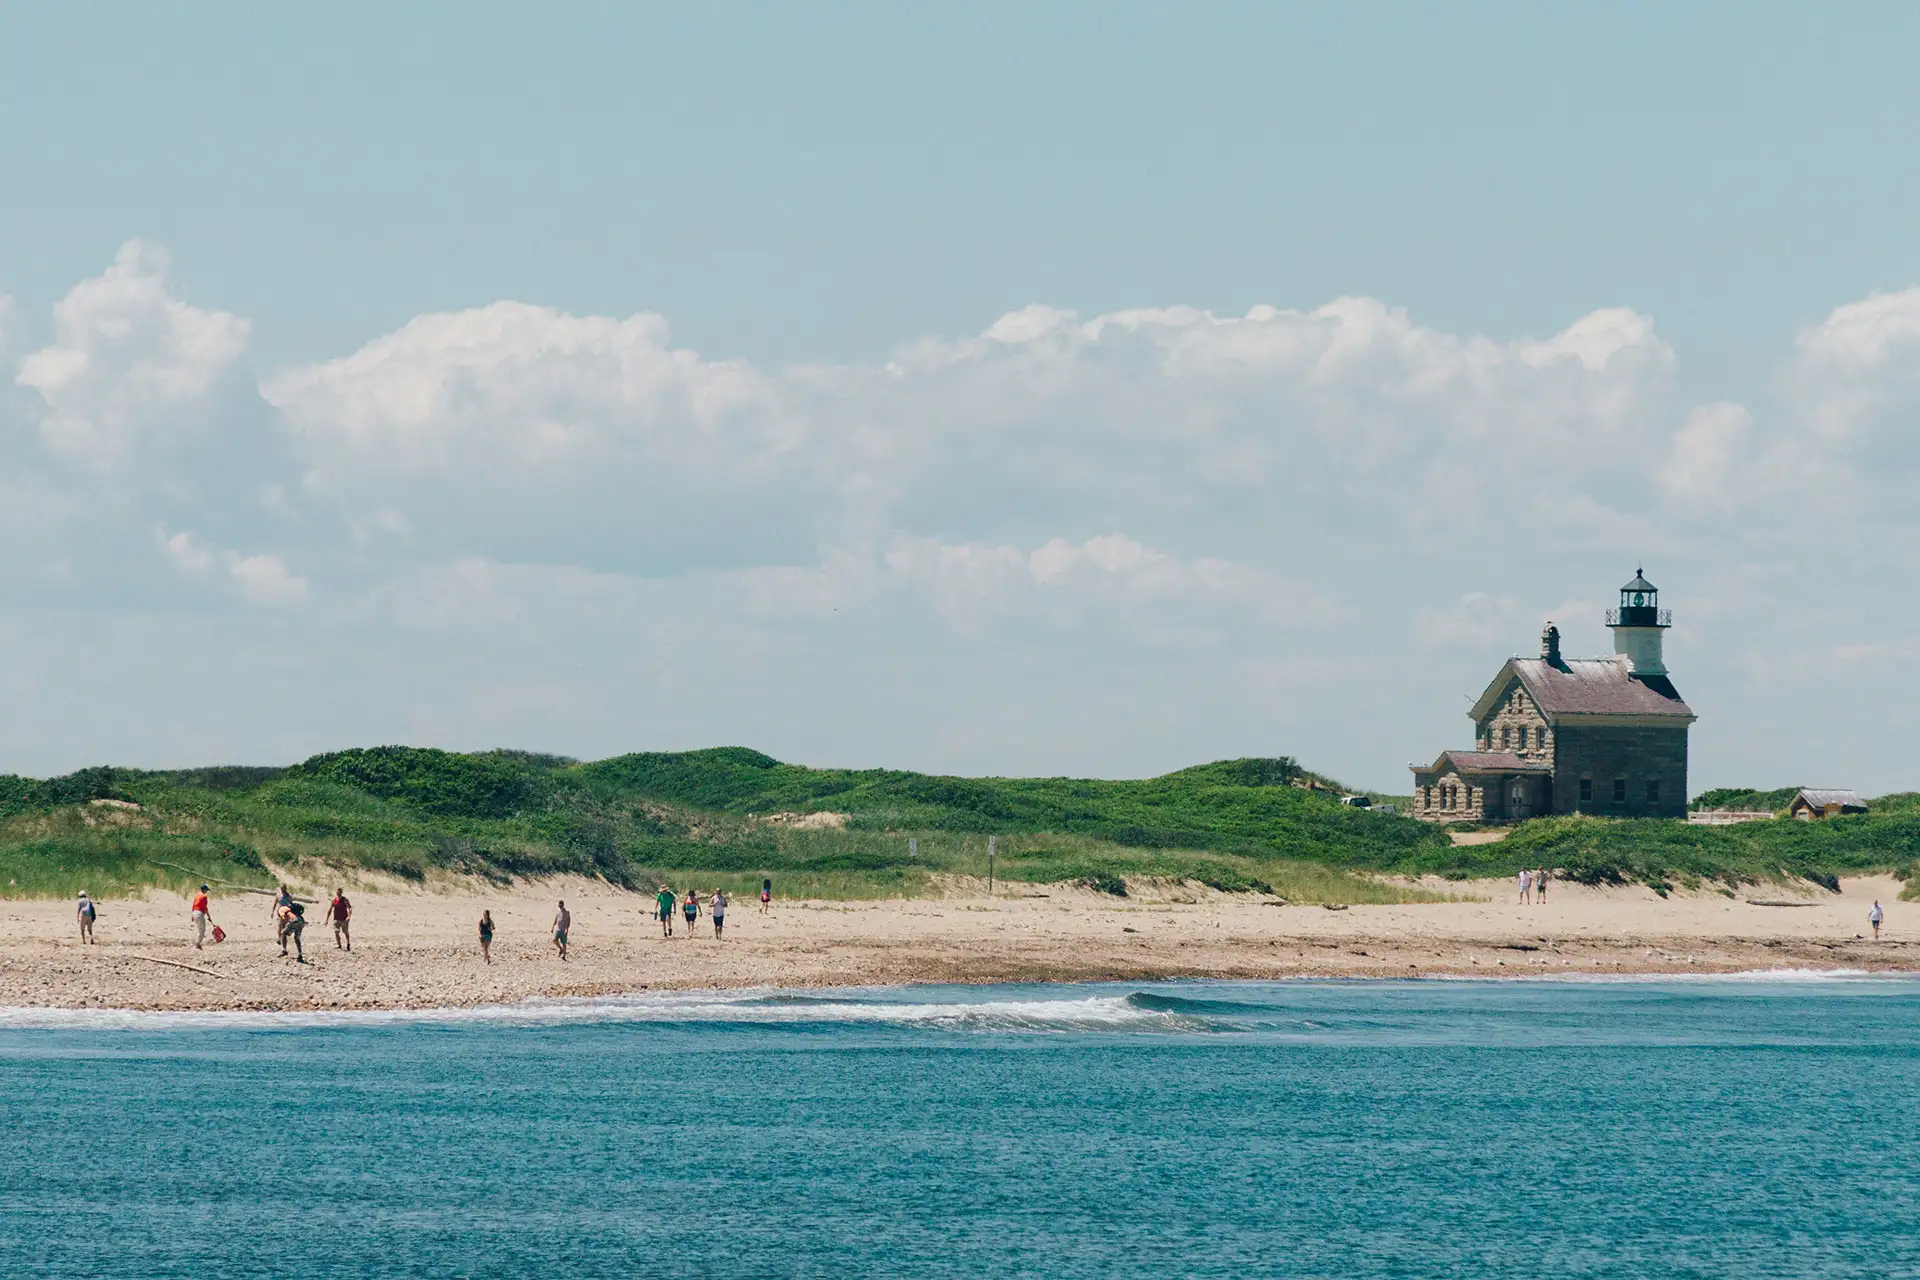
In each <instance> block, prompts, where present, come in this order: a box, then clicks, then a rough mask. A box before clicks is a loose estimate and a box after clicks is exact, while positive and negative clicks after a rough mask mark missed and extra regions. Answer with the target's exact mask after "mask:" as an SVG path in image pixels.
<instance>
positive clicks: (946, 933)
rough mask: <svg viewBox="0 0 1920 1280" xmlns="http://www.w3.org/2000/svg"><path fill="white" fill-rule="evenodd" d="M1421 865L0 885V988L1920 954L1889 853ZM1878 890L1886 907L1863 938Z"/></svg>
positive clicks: (522, 983)
mask: <svg viewBox="0 0 1920 1280" xmlns="http://www.w3.org/2000/svg"><path fill="white" fill-rule="evenodd" d="M1430 887H1433V888H1435V889H1438V890H1440V891H1442V892H1447V893H1452V894H1455V895H1459V896H1461V897H1463V898H1467V897H1471V898H1474V899H1478V900H1472V901H1455V902H1444V903H1431V904H1420V905H1404V906H1361V905H1355V906H1352V907H1349V908H1347V909H1345V910H1339V911H1332V910H1327V909H1325V908H1324V907H1321V906H1282V905H1276V904H1274V903H1271V902H1268V901H1266V900H1263V899H1261V898H1259V897H1257V896H1251V895H1241V896H1234V895H1224V894H1217V893H1213V892H1211V891H1209V890H1206V889H1201V888H1196V887H1191V886H1180V885H1173V886H1165V887H1162V888H1160V889H1157V890H1156V889H1153V888H1151V887H1146V888H1139V889H1136V891H1135V894H1134V895H1133V896H1131V897H1128V898H1116V897H1111V896H1108V895H1104V894H1096V893H1092V892H1089V891H1085V890H1080V889H1074V888H1065V887H1060V886H1048V887H1035V886H1025V885H1019V886H1006V885H1002V886H1000V888H999V892H998V894H997V895H996V896H994V897H992V898H989V897H987V895H986V893H985V886H984V885H974V884H955V885H953V886H951V887H950V895H949V896H948V897H946V898H942V899H908V900H896V901H878V902H783V901H776V903H775V905H774V910H773V912H772V914H770V915H767V916H762V915H761V914H760V910H759V903H758V902H757V901H756V902H748V901H742V902H737V903H735V904H734V906H733V908H732V910H731V912H730V913H729V916H728V924H727V936H726V940H725V941H724V942H716V941H715V940H714V938H713V936H712V930H711V928H710V926H709V922H708V920H707V919H706V918H705V916H704V915H703V916H702V918H701V921H700V927H699V931H698V933H699V936H697V937H695V938H692V939H688V938H686V937H684V936H676V937H675V938H673V939H672V940H664V939H662V938H661V936H660V927H659V925H658V923H657V922H656V921H655V920H654V919H653V916H652V911H653V900H652V898H651V897H650V896H643V895H639V894H632V893H626V892H622V891H620V890H617V889H613V888H610V887H608V886H607V885H604V884H599V883H594V882H590V881H585V880H556V881H547V882H540V883H534V884H518V885H515V886H513V887H511V888H497V887H493V886H487V885H483V884H480V883H479V882H474V883H471V884H465V883H455V884H448V885H441V886H437V887H435V888H433V889H421V888H417V887H412V886H406V885H403V884H399V883H393V884H379V885H373V884H366V883H362V884H360V885H357V886H353V887H350V889H349V897H350V898H351V899H352V900H353V903H354V921H353V934H354V950H353V952H352V953H351V954H348V953H346V952H343V951H339V950H336V948H335V946H334V941H333V934H332V930H331V929H330V928H329V927H328V926H327V925H326V924H325V922H324V921H322V920H320V919H319V917H320V916H321V915H322V914H323V912H324V906H315V907H312V908H309V915H310V916H312V917H313V918H314V919H313V923H312V924H310V925H309V926H308V927H307V931H306V949H307V958H308V960H309V962H310V963H308V964H306V965H298V964H296V963H295V962H294V961H293V960H292V959H282V958H281V957H280V955H279V949H278V947H277V945H276V944H275V943H274V941H273V925H272V922H271V920H270V919H269V899H267V898H264V897H257V896H251V895H245V894H233V893H227V894H216V895H215V897H214V903H213V905H214V913H213V914H214V919H215V920H216V921H218V922H219V923H220V924H221V925H223V926H224V927H225V928H226V930H227V932H228V934H229V936H228V939H227V941H226V942H224V943H222V944H220V945H218V946H215V945H213V944H212V943H209V944H208V945H207V947H206V949H205V950H203V951H195V950H194V949H193V946H192V940H191V934H190V930H189V927H188V914H187V903H186V901H185V900H184V899H181V898H177V897H174V896H173V895H171V894H167V893H154V894H153V895H151V896H150V897H148V898H145V899H130V900H120V901H106V902H103V903H101V904H100V920H99V923H98V926H97V929H96V935H97V937H98V939H99V942H98V944H97V945H94V946H88V947H83V946H81V945H80V944H79V943H78V941H77V931H76V929H75V926H74V919H73V906H72V903H70V902H64V901H63V902H49V901H9V902H4V903H0V917H4V920H5V931H4V934H3V935H0V1006H58V1007H69V1008H81V1007H96V1008H98V1007H112V1008H130V1009H282V1010H297V1009H378V1008H430V1007H437V1006H456V1005H476V1004H493V1003H501V1002H509V1001H514V1000H522V999H526V998H528V997H532V996H588V995H606V994H613V993H619V992H634V991H643V990H648V989H653V990H660V989H674V988H677V989H690V988H722V987H762V986H764V987H819V986H845V985H855V986H868V985H884V984H893V983H908V982H1020V981H1089V980H1101V979H1109V980H1125V979H1134V980H1145V979H1152V978H1283V977H1333V976H1337V977H1370V978H1386V977H1393V978H1405V977H1439V976H1449V975H1451V976H1472V977H1490V976H1493V977H1527V976H1544V975H1550V974H1554V975H1557V974H1570V973H1587V974H1592V973H1601V974H1621V973H1716V972H1733V971H1751V970H1769V969H1776V970H1777V969H1816V970H1830V969H1861V970H1871V971H1879V970H1905V969H1920V904H1917V903H1910V902H1900V901H1898V900H1897V899H1898V897H1899V893H1900V889H1901V885H1900V882H1898V881H1896V880H1893V879H1891V878H1887V877H1873V878H1863V879H1857V880H1850V881H1844V882H1842V886H1841V892H1840V893H1838V894H1834V893H1828V892H1825V891H1821V890H1810V891H1795V890H1789V889H1783V888H1780V887H1778V886H1766V887H1749V888H1746V889H1742V890H1741V891H1739V892H1738V893H1737V895H1736V896H1735V897H1733V898H1729V897H1727V896H1725V895H1723V894H1722V893H1720V892H1717V891H1713V890H1705V891H1700V892H1686V891H1676V892H1674V893H1673V894H1672V896H1670V897H1668V898H1666V899H1662V898H1659V897H1657V896H1656V895H1655V894H1654V893H1653V892H1652V891H1651V890H1649V889H1645V888H1639V887H1634V888H1616V889H1591V888H1585V887H1582V886H1579V885H1574V884H1563V883H1556V884H1555V885H1554V886H1553V889H1552V893H1551V896H1550V899H1549V901H1548V902H1547V904H1546V905H1544V906H1542V905H1532V906H1522V905H1519V904H1518V903H1517V902H1516V901H1515V900H1514V899H1515V897H1516V893H1515V890H1514V887H1513V886H1512V885H1511V884H1510V883H1508V882H1505V881H1501V882H1497V883H1496V882H1483V883H1469V884H1464V885H1462V884H1452V883H1443V882H1434V883H1433V884H1432V885H1431V886H1430ZM316 888H317V887H316V886H312V885H308V886H305V887H304V890H303V896H312V895H313V893H314V892H315V890H316ZM560 898H565V899H566V901H567V903H568V905H569V907H570V908H571V909H572V911H573V951H572V959H571V960H570V961H569V962H567V963H564V964H563V963H562V962H561V961H560V960H559V959H558V958H557V957H556V956H555V954H554V952H553V948H552V946H551V944H550V942H549V939H548V926H549V922H550V921H551V920H552V917H553V911H554V904H555V902H556V900H558V899H560ZM1875 898H1878V899H1879V901H1880V902H1881V904H1882V905H1883V907H1884V908H1885V910H1886V917H1887V918H1886V927H1885V933H1884V937H1883V940H1882V941H1880V942H1877V943H1876V942H1874V941H1872V940H1871V936H1870V935H1871V932H1872V931H1871V929H1870V928H1869V927H1868V924H1867V910H1868V907H1869V906H1870V904H1871V903H1872V901H1873V900H1874V899H1875ZM1752 899H1757V900H1760V901H1762V902H1786V901H1800V902H1805V903H1807V904H1809V905H1804V906H1760V905H1753V903H1752V902H1751V901H1749V900H1752ZM483 907H485V908H489V909H491V910H492V912H493V917H494V920H495V922H496V924H497V926H498V933H497V935H496V940H495V943H494V963H493V964H492V965H490V966H489V965H484V964H482V963H481V961H480V955H479V948H478V946H477V944H476V939H475V922H476V921H477V920H478V918H479V915H480V911H481V909H482V908H483ZM682 928H683V926H682V925H681V924H680V922H679V921H677V920H676V921H675V932H676V934H677V935H678V934H681V932H682ZM155 961H171V962H174V964H173V965H168V964H160V963H155ZM174 965H192V966H196V967H198V968H203V969H206V970H208V971H209V972H207V973H199V972H193V971H191V970H188V969H182V968H178V967H174Z"/></svg>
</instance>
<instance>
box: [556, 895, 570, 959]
mask: <svg viewBox="0 0 1920 1280" xmlns="http://www.w3.org/2000/svg"><path fill="white" fill-rule="evenodd" d="M571 928H573V912H571V911H569V910H567V904H566V900H565V899H562V900H561V902H560V909H559V910H558V911H556V912H554V913H553V949H554V950H555V951H558V952H559V953H560V958H561V959H562V960H565V959H566V958H567V930H569V929H571Z"/></svg>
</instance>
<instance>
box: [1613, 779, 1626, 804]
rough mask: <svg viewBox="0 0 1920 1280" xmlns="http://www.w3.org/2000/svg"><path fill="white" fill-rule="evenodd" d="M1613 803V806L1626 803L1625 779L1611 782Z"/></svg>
mask: <svg viewBox="0 0 1920 1280" xmlns="http://www.w3.org/2000/svg"><path fill="white" fill-rule="evenodd" d="M1613 802H1614V803H1615V804H1625V803H1626V802H1627V780H1626V779H1625V778H1615V779H1614V780H1613Z"/></svg>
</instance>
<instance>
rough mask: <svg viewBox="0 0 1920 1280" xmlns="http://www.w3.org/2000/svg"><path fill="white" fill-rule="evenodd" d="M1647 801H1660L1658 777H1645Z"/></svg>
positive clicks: (1657, 802)
mask: <svg viewBox="0 0 1920 1280" xmlns="http://www.w3.org/2000/svg"><path fill="white" fill-rule="evenodd" d="M1647 803H1648V804H1659V803H1660V779H1658V778H1648V779H1647Z"/></svg>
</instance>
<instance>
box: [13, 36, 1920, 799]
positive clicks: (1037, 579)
mask: <svg viewBox="0 0 1920 1280" xmlns="http://www.w3.org/2000/svg"><path fill="white" fill-rule="evenodd" d="M1915 47H1920V11H1916V10H1914V9H1912V8H1911V7H1910V6H1906V7H1896V6H1846V5H1841V6H1831V7H1822V8H1820V9H1819V10H1817V11H1815V10H1809V9H1805V8H1789V7H1786V6H1768V5H1763V4H1741V5H1712V4H1699V5H1692V6H1686V7H1684V8H1680V7H1675V6H1633V5H1606V6H1599V5H1594V6H1580V5H1561V6H1526V5H1511V6H1499V5H1479V6H1477V5H1449V6H1439V5H1431V6H1428V5H1412V4H1408V5H1399V6H1374V7H1370V8H1366V9H1359V8H1357V7H1340V6H1288V5H1279V4H1259V5H1244V6H1243V5H1228V4H1212V5H1207V4H1202V5H1193V4H1184V5H1171V4H1169V5H1139V4H1122V3H1101V4H1086V5H1079V4H1070V3H1058V4H1051V5H1047V6H1031V5H1012V4H1007V5H965V4H954V5H946V6H938V7H935V6H901V5H880V4H875V5H838V6H829V5H816V6H794V5H778V6H773V5H769V6H752V5H744V4H742V5H730V6H675V7H667V6H647V5H641V4H617V5H616V4H606V5H591V4H573V5H566V4H552V5H539V6H535V5H504V4H495V5H486V4H462V5H457V6H456V5H431V4H418V5H410V6H377V5H357V4H348V3H343V4H335V5H330V6H326V7H324V8H312V7H308V8H305V9H296V8H294V7H292V6H242V5H214V4H152V5H143V6H133V5H97V4H96V5H88V4H67V5H52V4H46V5H39V4H22V3H9V2H6V0H0V299H3V300H0V547H4V554H3V555H0V771H14V772H21V773H28V774H35V775H44V774H49V773H57V772H63V771H66V770H70V769H73V768H77V767H81V766H84V765H90V764H97V763H117V764H125V765H136V766H146V767H164V766H174V765H191V764H206V763H214V762H246V763H267V762H289V761H293V760H298V759H301V758H304V757H305V756H307V755H309V754H312V753H314V752H318V751H324V750H332V749H337V748H341V747H345V746H353V745H370V744H373V743H377V742H407V743H415V744H420V745H435V746H443V747H447V748H450V749H463V750H464V749H483V748H487V747H494V746H514V747H522V748H527V749H535V750H544V751H554V752H559V753H562V754H567V755H572V756H578V757H581V758H596V757H600V756H606V755H612V754H617V753H620V752H624V751H632V750H662V749H678V748H686V747H695V746H706V745H718V744H723V743H740V744H745V745H751V746H755V747H758V748H760V749H762V750H765V751H768V752H770V753H772V754H774V755H776V756H779V757H780V758H782V759H789V760H796V761H802V762H806V763H815V764H839V765H853V766H873V765H887V766H892V767H903V768H918V769H928V770H938V771H949V772H961V773H992V774H1048V775H1052V774H1076V775H1096V776H1143V775H1150V774H1154V773H1159V772H1163V771H1166V770H1170V769H1174V768H1179V767H1182V766H1184V765H1188V764H1192V763H1197V762H1200V761H1204V760H1209V759H1218V758H1224V757H1230V756H1240V755H1282V754H1285V755H1292V756H1294V757H1296V758H1298V759H1300V760H1301V761H1303V762H1304V763H1306V764H1307V765H1309V766H1310V767H1313V768H1316V769H1319V770H1321V771H1323V772H1327V773H1330V774H1333V775H1335V776H1338V777H1340V778H1343V779H1345V780H1347V781H1349V782H1350V783H1352V784H1353V785H1356V786H1361V787H1366V788H1370V789H1375V790H1384V791H1388V792H1394V791H1404V790H1405V789H1406V788H1407V786H1408V785H1409V780H1408V775H1407V772H1406V766H1407V764H1408V763H1409V762H1410V761H1415V760H1431V759H1432V757H1433V756H1434V755H1435V754H1437V752H1438V751H1439V750H1440V749H1441V748H1443V747H1447V746H1459V745H1464V744H1467V743H1468V742H1470V727H1469V725H1468V723H1467V721H1466V719H1465V715H1464V712H1465V711H1466V709H1467V707H1468V706H1469V705H1470V703H1471V700H1472V698H1473V697H1474V696H1476V695H1477V694H1478V693H1479V692H1480V690H1481V689H1482V688H1483V687H1484V686H1485V684H1486V682H1487V681H1488V680H1489V679H1490V678H1491V677H1492V676H1493V674H1494V672H1495V671H1496V670H1497V669H1498V667H1499V664H1500V662H1501V660H1502V659H1504V658H1505V657H1507V656H1509V655H1511V654H1517V653H1530V652H1534V651H1536V650H1537V646H1538V636H1539V632H1540V629H1541V626H1542V625H1543V623H1544V622H1545V621H1546V620H1548V619H1549V618H1551V619H1552V620H1554V621H1555V622H1556V623H1557V624H1558V625H1559V626H1560V628H1561V630H1562V632H1563V633H1564V634H1565V637H1566V647H1567V649H1568V651H1569V652H1570V653H1576V654H1577V653H1603V652H1607V651H1609V650H1610V648H1611V643H1610V638H1609V636H1608V634H1607V632H1606V630H1605V628H1604V626H1603V619H1602V613H1603V611H1604V610H1605V609H1606V608H1607V607H1608V606H1609V605H1610V604H1612V603H1614V592H1615V591H1616V590H1617V588H1618V587H1619V585H1620V584H1621V583H1623V582H1625V581H1626V580H1627V579H1628V578H1629V577H1631V576H1632V574H1633V572H1634V570H1635V569H1636V568H1637V567H1638V566H1640V565H1641V564H1642V563H1644V565H1645V567H1646V571H1647V575H1648V576H1649V577H1650V578H1652V579H1653V580H1654V581H1655V582H1656V583H1657V584H1658V585H1659V586H1660V588H1661V589H1662V596H1663V599H1662V603H1663V604H1664V605H1667V606H1669V607H1671V608H1672V609H1673V610H1674V613H1675V625H1674V628H1673V630H1672V632H1671V633H1670V635H1669V637H1668V665H1669V666H1670V667H1671V668H1672V670H1673V674H1674V678H1675V680H1676V682H1677V683H1678V685H1679V687H1680V688H1681V690H1682V692H1683V693H1684V694H1685V695H1686V697H1687V698H1688V701H1689V702H1690V704H1691V705H1692V706H1693V708H1694V710H1695V711H1696V712H1697V713H1698V714H1699V716H1700V720H1699V722H1698V724H1697V725H1696V726H1695V727H1694V731H1693V734H1694V737H1693V753H1692V766H1693V767H1692V777H1691V784H1692V787H1693V789H1694V790H1695V791H1698V790H1701V789H1703V788H1705V787H1709V786H1717V785H1736V784H1739V785H1749V784H1750V785H1763V786H1773V785H1784V784H1788V783H1805V784H1825V785H1838V786H1854V787H1858V788H1860V789H1862V790H1865V791H1868V792H1886V791H1891V790H1901V789H1915V788H1920V776H1916V774H1917V773H1920V769H1916V751H1915V747H1916V746H1920V743H1917V742H1916V730H1915V727H1914V726H1915V724H1916V723H1920V717H1916V716H1915V714H1914V712H1915V710H1916V708H1915V698H1914V694H1913V693H1912V691H1911V684H1912V682H1911V679H1910V678H1908V677H1907V676H1906V675H1904V674H1903V673H1907V672H1910V671H1911V670H1912V669H1913V667H1914V663H1915V661H1916V659H1920V639H1917V638H1916V636H1917V635H1920V591H1916V588H1917V587H1920V511H1916V504H1915V502H1914V500H1913V497H1912V495H1913V494H1914V493H1915V492H1916V484H1915V481H1916V467H1917V464H1920V440H1916V435H1915V422H1916V411H1920V235H1916V232H1915V228H1916V227H1920V217H1917V216H1916V215H1920V166H1916V165H1914V164H1912V163H1911V161H1910V159H1909V156H1910V154H1911V152H1912V149H1913V148H1912V139H1913V138H1914V137H1915V136H1916V135H1917V134H1920V82H1916V80H1915V78H1914V77H1913V76H1912V75H1911V74H1910V65H1909V63H1910V51H1911V50H1912V49H1913V48H1915Z"/></svg>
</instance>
